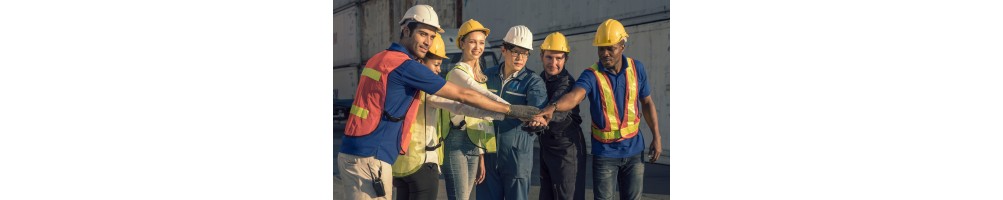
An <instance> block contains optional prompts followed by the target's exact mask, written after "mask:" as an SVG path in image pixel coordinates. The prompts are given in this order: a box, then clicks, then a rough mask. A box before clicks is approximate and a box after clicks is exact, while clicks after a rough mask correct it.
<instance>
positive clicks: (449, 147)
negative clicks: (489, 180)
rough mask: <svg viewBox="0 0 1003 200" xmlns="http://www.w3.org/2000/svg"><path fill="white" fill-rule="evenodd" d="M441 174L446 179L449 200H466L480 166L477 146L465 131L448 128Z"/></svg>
mask: <svg viewBox="0 0 1003 200" xmlns="http://www.w3.org/2000/svg"><path fill="white" fill-rule="evenodd" d="M442 145H443V148H445V149H443V150H444V152H443V155H444V156H445V158H444V159H443V165H442V175H443V177H444V178H445V179H446V197H447V198H449V200H468V199H471V198H470V193H471V192H472V191H473V190H474V184H475V183H474V181H475V179H476V178H477V170H478V168H479V167H480V166H479V165H478V164H480V152H479V151H478V150H477V149H478V147H477V146H475V145H474V143H473V142H470V138H469V136H468V135H467V132H466V131H462V130H459V129H455V127H453V128H451V129H450V130H449V135H447V136H446V139H445V140H444V141H443V144H442Z"/></svg>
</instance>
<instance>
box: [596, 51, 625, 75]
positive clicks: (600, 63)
mask: <svg viewBox="0 0 1003 200" xmlns="http://www.w3.org/2000/svg"><path fill="white" fill-rule="evenodd" d="M597 63H599V64H598V65H599V69H602V70H603V71H605V72H606V73H608V74H613V75H620V73H613V71H610V68H606V67H605V66H603V65H602V62H597ZM624 69H627V55H620V72H624Z"/></svg>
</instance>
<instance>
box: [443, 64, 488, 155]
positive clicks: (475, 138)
mask: <svg viewBox="0 0 1003 200" xmlns="http://www.w3.org/2000/svg"><path fill="white" fill-rule="evenodd" d="M454 69H459V70H460V71H462V72H463V73H465V74H467V76H469V77H474V73H473V70H472V69H467V68H466V67H465V65H461V64H457V65H456V67H454ZM449 73H453V70H450V71H449ZM446 76H447V77H448V76H449V75H448V74H447V75H446ZM476 87H481V88H483V89H487V88H488V85H487V84H486V83H480V84H479V85H477V86H476ZM442 112H446V113H448V111H445V110H443V111H442ZM453 116H456V115H455V114H452V113H449V118H450V119H452V118H453ZM463 121H464V122H466V124H465V125H464V127H465V130H466V132H467V136H468V137H467V138H469V139H470V142H472V143H474V145H476V146H477V147H479V148H482V149H484V151H487V152H489V153H494V152H497V151H498V145H497V142H495V129H494V123H493V122H491V121H488V120H483V119H481V118H476V117H467V116H463Z"/></svg>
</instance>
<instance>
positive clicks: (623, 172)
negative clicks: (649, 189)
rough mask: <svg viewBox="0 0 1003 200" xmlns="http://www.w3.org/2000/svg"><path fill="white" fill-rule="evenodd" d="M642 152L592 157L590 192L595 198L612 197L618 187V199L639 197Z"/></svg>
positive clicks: (642, 180) (641, 182) (641, 179)
mask: <svg viewBox="0 0 1003 200" xmlns="http://www.w3.org/2000/svg"><path fill="white" fill-rule="evenodd" d="M643 156H644V153H643V152H642V153H638V154H637V155H634V156H630V157H626V158H603V157H599V156H593V157H592V184H593V185H594V186H595V187H594V188H593V190H592V194H593V195H595V199H613V194H614V192H615V191H617V190H616V188H617V186H618V187H619V188H620V189H619V191H620V199H641V188H642V186H643V184H644V179H643V178H644V161H642V159H643Z"/></svg>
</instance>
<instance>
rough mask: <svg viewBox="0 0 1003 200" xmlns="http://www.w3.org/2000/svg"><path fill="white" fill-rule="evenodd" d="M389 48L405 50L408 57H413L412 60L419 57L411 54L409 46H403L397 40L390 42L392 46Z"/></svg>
mask: <svg viewBox="0 0 1003 200" xmlns="http://www.w3.org/2000/svg"><path fill="white" fill-rule="evenodd" d="M387 50H389V51H400V52H403V53H404V54H407V57H408V58H411V60H414V59H418V58H417V57H415V55H414V54H411V52H409V51H407V48H404V46H401V45H400V44H397V43H396V42H394V43H393V44H390V48H387Z"/></svg>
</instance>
